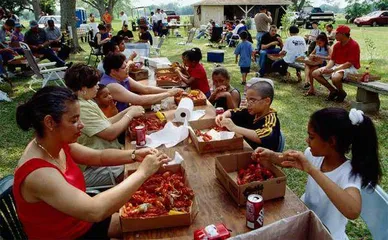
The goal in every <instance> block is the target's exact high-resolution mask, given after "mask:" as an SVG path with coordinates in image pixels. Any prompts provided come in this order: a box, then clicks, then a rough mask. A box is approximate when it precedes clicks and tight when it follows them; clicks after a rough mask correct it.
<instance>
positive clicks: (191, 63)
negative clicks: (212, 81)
mask: <svg viewBox="0 0 388 240" xmlns="http://www.w3.org/2000/svg"><path fill="white" fill-rule="evenodd" d="M184 59H185V61H184V64H185V65H186V66H187V67H188V69H187V72H188V74H189V76H185V75H184V74H183V73H182V71H181V70H180V69H177V70H176V71H177V73H178V74H179V76H180V78H181V79H182V81H183V82H185V83H186V84H188V85H189V86H190V88H191V89H193V90H194V89H198V90H201V91H202V92H203V93H204V94H205V95H206V97H207V98H209V97H210V87H209V81H208V79H207V75H206V70H205V68H204V67H203V66H202V64H201V63H200V61H201V59H202V53H201V50H200V49H199V48H192V49H191V50H189V51H188V52H187V53H186V56H185V57H184Z"/></svg>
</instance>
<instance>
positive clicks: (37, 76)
mask: <svg viewBox="0 0 388 240" xmlns="http://www.w3.org/2000/svg"><path fill="white" fill-rule="evenodd" d="M20 46H21V47H22V48H23V51H24V56H25V57H26V59H27V62H28V65H29V66H30V68H31V69H32V71H33V72H34V76H32V80H31V81H30V86H29V88H30V89H31V90H32V91H34V92H35V90H34V89H33V88H32V84H34V83H36V82H42V88H43V87H44V86H46V84H47V82H48V81H50V80H54V81H56V80H58V81H59V82H60V83H61V84H62V85H63V86H65V83H64V82H63V76H64V74H65V70H66V69H67V66H63V67H55V64H56V63H55V62H49V63H39V64H38V63H37V62H36V60H35V57H34V56H33V55H32V51H31V49H30V48H29V47H28V45H27V44H25V43H22V42H21V43H20ZM50 67H53V68H50ZM55 83H56V84H57V85H58V86H59V84H58V83H57V82H55Z"/></svg>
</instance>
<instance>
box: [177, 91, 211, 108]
mask: <svg viewBox="0 0 388 240" xmlns="http://www.w3.org/2000/svg"><path fill="white" fill-rule="evenodd" d="M193 90H194V89H193ZM195 91H199V95H200V97H199V98H197V99H196V100H193V103H194V106H204V105H206V104H207V98H206V95H205V94H204V93H203V92H202V91H201V90H198V89H195ZM183 97H187V96H183ZM183 97H182V96H175V97H174V101H175V104H176V105H177V106H178V105H179V102H180V101H181V99H182V98H183Z"/></svg>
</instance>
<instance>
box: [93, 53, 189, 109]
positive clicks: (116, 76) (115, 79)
mask: <svg viewBox="0 0 388 240" xmlns="http://www.w3.org/2000/svg"><path fill="white" fill-rule="evenodd" d="M104 70H105V73H104V75H103V76H102V77H101V80H100V83H101V84H103V85H106V86H107V87H108V89H109V91H110V93H111V94H112V97H113V99H114V100H115V101H117V105H116V106H117V109H118V110H119V112H121V111H123V110H124V109H126V108H127V107H128V104H133V105H140V106H149V105H152V104H156V103H160V101H161V100H163V99H165V98H167V97H172V96H175V95H176V94H178V93H180V92H182V91H183V90H182V89H179V88H175V89H163V88H159V87H152V86H146V85H143V84H141V83H138V82H136V81H135V80H133V79H132V78H130V77H129V76H128V69H127V61H126V58H125V56H124V55H123V54H121V53H110V54H108V55H107V56H106V57H105V58H104ZM139 94H140V95H139Z"/></svg>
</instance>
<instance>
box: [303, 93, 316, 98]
mask: <svg viewBox="0 0 388 240" xmlns="http://www.w3.org/2000/svg"><path fill="white" fill-rule="evenodd" d="M304 96H305V97H308V96H315V92H306V93H305V94H304Z"/></svg>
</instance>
